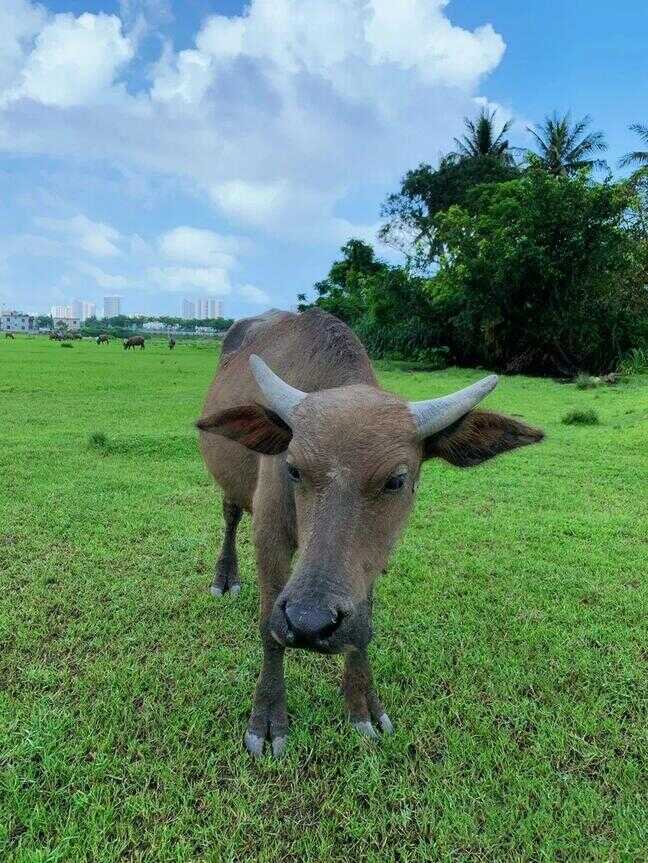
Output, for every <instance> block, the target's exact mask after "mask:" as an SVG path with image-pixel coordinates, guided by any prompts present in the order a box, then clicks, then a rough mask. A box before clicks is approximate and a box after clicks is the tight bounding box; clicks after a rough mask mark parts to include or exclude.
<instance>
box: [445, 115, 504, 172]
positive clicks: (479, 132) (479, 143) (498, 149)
mask: <svg viewBox="0 0 648 863" xmlns="http://www.w3.org/2000/svg"><path fill="white" fill-rule="evenodd" d="M496 114H497V111H492V112H490V113H489V112H488V111H487V110H486V108H482V110H481V113H480V114H479V117H477V119H476V120H471V119H470V118H469V117H465V118H464V124H465V126H466V129H467V130H468V133H467V134H466V135H464V136H463V137H462V138H455V139H454V142H455V144H456V145H457V152H456V153H452V154H451V155H452V156H454V157H455V158H458V159H476V158H479V157H480V156H495V157H496V158H498V159H501V160H502V161H503V162H506V163H507V164H510V163H512V162H513V155H512V153H511V147H510V145H509V142H508V140H507V139H506V138H505V137H504V136H505V135H506V133H507V132H508V130H509V129H510V128H511V125H512V123H513V121H512V120H507V121H506V123H504V125H503V126H502V128H501V129H500V131H499V133H498V132H497V129H496V128H495V115H496Z"/></svg>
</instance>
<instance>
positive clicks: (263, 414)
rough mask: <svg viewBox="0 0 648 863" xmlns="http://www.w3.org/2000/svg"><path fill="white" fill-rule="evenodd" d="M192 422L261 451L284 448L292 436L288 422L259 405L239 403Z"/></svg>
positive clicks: (272, 453)
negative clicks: (238, 405)
mask: <svg viewBox="0 0 648 863" xmlns="http://www.w3.org/2000/svg"><path fill="white" fill-rule="evenodd" d="M196 426H197V427H198V428H199V429H200V430H201V431H204V432H210V433H212V434H219V435H221V436H222V437H225V438H227V439H228V440H233V441H236V443H240V444H241V446H244V447H247V448H248V449H251V450H254V452H258V453H261V454H262V455H277V454H278V453H280V452H284V450H285V449H286V448H287V446H288V444H289V443H290V441H291V439H292V431H291V430H290V426H288V425H286V423H285V422H284V421H283V420H282V419H281V417H279V416H277V414H276V413H274V411H271V410H268V409H267V408H264V407H262V406H261V405H243V406H241V407H237V408H229V410H226V411H219V412H218V413H215V414H210V415H209V416H206V417H201V418H200V419H199V420H198V422H197V423H196Z"/></svg>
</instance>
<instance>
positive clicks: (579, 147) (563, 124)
mask: <svg viewBox="0 0 648 863" xmlns="http://www.w3.org/2000/svg"><path fill="white" fill-rule="evenodd" d="M591 122H592V119H591V117H590V116H589V115H586V116H585V117H583V118H582V119H581V120H578V121H577V122H575V123H573V124H572V119H571V112H570V111H568V112H567V113H566V114H564V115H563V116H562V117H559V116H558V114H557V113H556V112H555V111H554V113H553V114H552V115H551V116H550V117H545V120H544V123H541V124H540V125H537V126H536V128H535V129H531V128H527V130H528V131H529V132H530V133H531V134H532V135H533V137H534V138H535V139H536V142H537V145H538V153H535V154H534V155H535V156H536V158H538V159H539V160H540V163H541V164H542V165H543V166H544V168H545V169H546V170H547V171H549V173H550V174H554V175H555V176H566V175H568V174H573V173H575V172H576V171H579V170H581V169H582V168H606V167H607V164H606V162H605V160H604V159H594V158H591V157H592V155H593V154H594V153H597V152H598V153H602V152H603V151H604V150H607V144H606V143H605V139H604V137H603V133H602V132H588V131H587V130H588V128H589V126H590V124H591ZM529 152H532V151H529Z"/></svg>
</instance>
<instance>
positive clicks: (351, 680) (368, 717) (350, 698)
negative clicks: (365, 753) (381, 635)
mask: <svg viewBox="0 0 648 863" xmlns="http://www.w3.org/2000/svg"><path fill="white" fill-rule="evenodd" d="M342 690H343V692H344V700H345V703H346V709H347V712H348V714H349V719H350V720H351V724H352V725H353V727H354V728H355V729H356V731H358V732H359V733H360V734H362V735H363V736H364V737H373V738H377V737H378V733H377V731H376V726H377V727H378V728H379V729H380V730H381V731H382V732H383V733H384V734H391V733H392V731H393V730H394V728H393V726H392V724H391V720H390V719H389V716H387V713H386V711H385V708H384V707H383V706H382V704H381V703H380V701H379V699H378V696H377V695H376V690H375V689H374V685H373V676H372V674H371V665H370V664H369V657H368V656H367V651H366V650H356V649H352V650H350V651H349V652H348V653H347V654H346V658H345V664H344V676H343V678H342Z"/></svg>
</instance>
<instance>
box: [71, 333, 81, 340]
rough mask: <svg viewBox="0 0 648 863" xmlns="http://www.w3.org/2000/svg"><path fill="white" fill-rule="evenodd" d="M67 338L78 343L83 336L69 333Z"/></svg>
mask: <svg viewBox="0 0 648 863" xmlns="http://www.w3.org/2000/svg"><path fill="white" fill-rule="evenodd" d="M68 338H70V339H72V340H73V341H75V342H78V341H80V340H81V339H82V338H83V336H82V335H81V333H71V334H70V335H69V336H68Z"/></svg>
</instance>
